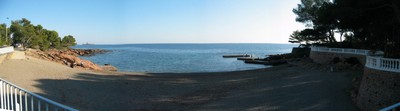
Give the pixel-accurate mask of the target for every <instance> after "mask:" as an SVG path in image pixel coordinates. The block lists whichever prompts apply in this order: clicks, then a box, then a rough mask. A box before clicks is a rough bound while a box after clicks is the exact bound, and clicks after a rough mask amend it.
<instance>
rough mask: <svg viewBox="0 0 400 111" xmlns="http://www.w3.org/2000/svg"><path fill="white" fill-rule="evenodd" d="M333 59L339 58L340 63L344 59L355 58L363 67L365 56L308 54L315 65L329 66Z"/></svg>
mask: <svg viewBox="0 0 400 111" xmlns="http://www.w3.org/2000/svg"><path fill="white" fill-rule="evenodd" d="M335 57H338V58H340V60H341V61H344V60H345V59H346V58H350V57H355V58H357V59H358V61H360V63H361V64H363V65H365V56H364V55H357V54H344V53H331V52H316V51H311V52H310V58H311V59H312V60H313V61H314V62H315V63H320V64H329V63H331V62H332V61H333V59H334V58H335Z"/></svg>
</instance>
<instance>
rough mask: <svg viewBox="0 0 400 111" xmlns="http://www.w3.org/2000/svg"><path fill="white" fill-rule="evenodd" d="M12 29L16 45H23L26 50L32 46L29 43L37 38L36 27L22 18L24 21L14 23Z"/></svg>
mask: <svg viewBox="0 0 400 111" xmlns="http://www.w3.org/2000/svg"><path fill="white" fill-rule="evenodd" d="M10 29H11V32H12V33H13V43H14V44H15V43H21V44H22V45H23V47H24V48H26V47H31V46H32V44H29V43H30V42H31V40H32V39H33V38H34V37H35V36H36V33H35V27H34V26H33V25H32V24H31V22H30V21H29V20H27V19H25V18H22V20H16V21H12V23H11V27H10Z"/></svg>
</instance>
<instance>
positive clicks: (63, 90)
mask: <svg viewBox="0 0 400 111" xmlns="http://www.w3.org/2000/svg"><path fill="white" fill-rule="evenodd" d="M28 58H29V59H26V60H17V59H10V60H6V61H4V63H2V64H0V72H1V73H0V77H1V78H3V79H5V80H7V81H10V82H12V83H15V84H16V85H18V86H20V87H22V88H24V89H27V90H29V91H32V92H34V93H37V94H39V95H42V96H44V97H47V98H49V99H51V100H54V101H57V102H60V103H62V104H65V105H67V106H71V107H74V108H77V109H80V110H89V111H96V110H134V111H135V110H139V111H140V110H207V109H215V110H218V109H220V110H356V108H355V106H354V105H353V104H352V101H351V97H350V95H349V94H347V93H346V89H348V88H349V87H350V86H351V79H349V78H348V77H347V75H348V74H349V73H352V72H349V71H341V72H327V71H321V70H313V69H308V68H304V67H301V66H302V65H301V64H299V65H296V64H294V65H293V64H292V65H290V64H287V65H281V66H275V67H271V68H263V69H254V70H245V71H228V72H211V73H201V72H199V73H137V72H104V71H91V70H84V69H75V68H70V67H68V66H65V65H62V64H59V63H55V62H51V61H45V60H41V59H36V58H32V57H30V56H28ZM21 67H23V68H21ZM16 69H18V70H16ZM22 75H23V76H22ZM104 103H107V104H104ZM288 106H290V107H288ZM338 106H340V107H338Z"/></svg>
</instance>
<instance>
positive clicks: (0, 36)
mask: <svg viewBox="0 0 400 111" xmlns="http://www.w3.org/2000/svg"><path fill="white" fill-rule="evenodd" d="M6 28H7V27H6V24H0V46H3V45H10V44H11V40H10V36H9V35H10V29H8V28H7V29H6ZM6 31H7V36H6Z"/></svg>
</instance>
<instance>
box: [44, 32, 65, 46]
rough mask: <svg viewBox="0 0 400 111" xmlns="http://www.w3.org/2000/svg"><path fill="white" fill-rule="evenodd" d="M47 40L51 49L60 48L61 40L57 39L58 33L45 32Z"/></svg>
mask: <svg viewBox="0 0 400 111" xmlns="http://www.w3.org/2000/svg"><path fill="white" fill-rule="evenodd" d="M46 36H47V40H48V41H49V42H50V47H51V48H57V49H59V48H61V47H62V46H61V38H60V37H58V33H57V32H56V31H53V30H47V31H46Z"/></svg>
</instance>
